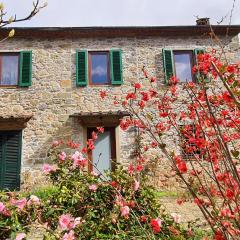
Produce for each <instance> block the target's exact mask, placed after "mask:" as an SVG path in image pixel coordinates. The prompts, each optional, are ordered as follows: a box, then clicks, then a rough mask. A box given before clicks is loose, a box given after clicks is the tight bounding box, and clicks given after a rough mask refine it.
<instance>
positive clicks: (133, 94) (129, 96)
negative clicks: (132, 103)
mask: <svg viewBox="0 0 240 240" xmlns="http://www.w3.org/2000/svg"><path fill="white" fill-rule="evenodd" d="M128 99H136V94H135V93H133V92H131V93H128V94H127V96H126V100H128Z"/></svg>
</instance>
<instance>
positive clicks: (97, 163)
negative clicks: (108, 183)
mask: <svg viewBox="0 0 240 240" xmlns="http://www.w3.org/2000/svg"><path fill="white" fill-rule="evenodd" d="M93 131H96V128H88V129H87V138H88V139H89V138H91V133H92V132H93ZM94 146H95V149H94V150H92V151H90V152H89V154H88V157H89V159H90V162H91V163H90V164H89V171H94V172H96V173H102V174H103V173H104V171H114V169H115V166H116V137H115V127H106V128H104V133H101V134H99V135H98V138H97V140H96V141H95V143H94Z"/></svg>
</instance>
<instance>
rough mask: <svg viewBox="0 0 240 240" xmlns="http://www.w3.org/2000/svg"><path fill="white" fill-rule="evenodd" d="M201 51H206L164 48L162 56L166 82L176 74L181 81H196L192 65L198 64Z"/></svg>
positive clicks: (202, 50) (202, 51)
mask: <svg viewBox="0 0 240 240" xmlns="http://www.w3.org/2000/svg"><path fill="white" fill-rule="evenodd" d="M200 53H204V49H200V48H196V49H194V50H171V49H163V50H162V56H163V69H164V75H165V83H166V84H168V81H169V79H170V78H171V77H172V76H176V77H177V78H178V79H179V80H180V82H195V81H196V80H197V78H196V77H195V76H194V74H193V73H192V67H193V66H194V65H195V64H197V55H198V54H200Z"/></svg>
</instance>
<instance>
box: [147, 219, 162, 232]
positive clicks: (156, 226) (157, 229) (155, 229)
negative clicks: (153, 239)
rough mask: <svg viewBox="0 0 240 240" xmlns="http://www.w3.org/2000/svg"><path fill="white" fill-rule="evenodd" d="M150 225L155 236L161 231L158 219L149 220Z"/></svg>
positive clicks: (160, 223) (160, 222)
mask: <svg viewBox="0 0 240 240" xmlns="http://www.w3.org/2000/svg"><path fill="white" fill-rule="evenodd" d="M150 224H151V227H152V229H153V232H154V233H155V234H157V233H159V232H160V231H161V226H162V221H161V219H160V218H156V219H151V222H150Z"/></svg>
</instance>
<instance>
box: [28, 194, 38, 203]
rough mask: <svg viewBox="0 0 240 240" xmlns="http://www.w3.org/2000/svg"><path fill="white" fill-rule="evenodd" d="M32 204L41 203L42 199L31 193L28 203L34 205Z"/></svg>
mask: <svg viewBox="0 0 240 240" xmlns="http://www.w3.org/2000/svg"><path fill="white" fill-rule="evenodd" d="M32 204H34V205H39V204H40V199H39V198H38V197H37V196H35V195H31V196H30V199H29V200H28V205H32Z"/></svg>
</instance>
